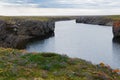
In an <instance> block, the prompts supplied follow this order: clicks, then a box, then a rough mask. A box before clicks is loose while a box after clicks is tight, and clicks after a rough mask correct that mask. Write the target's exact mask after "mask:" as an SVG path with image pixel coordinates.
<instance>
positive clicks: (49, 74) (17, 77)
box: [0, 48, 120, 80]
mask: <svg viewBox="0 0 120 80" xmlns="http://www.w3.org/2000/svg"><path fill="white" fill-rule="evenodd" d="M0 80H120V75H119V74H118V73H117V72H115V71H114V70H112V69H111V68H110V67H108V66H105V65H104V64H103V63H101V64H99V65H93V64H91V63H90V62H87V61H85V60H82V59H76V58H69V57H67V56H66V55H59V54H56V53H28V52H26V51H25V50H17V49H11V48H7V49H5V48H0Z"/></svg>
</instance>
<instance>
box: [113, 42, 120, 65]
mask: <svg viewBox="0 0 120 80" xmlns="http://www.w3.org/2000/svg"><path fill="white" fill-rule="evenodd" d="M112 51H113V59H114V60H113V61H114V63H115V64H116V65H117V66H120V43H116V42H113V43H112Z"/></svg>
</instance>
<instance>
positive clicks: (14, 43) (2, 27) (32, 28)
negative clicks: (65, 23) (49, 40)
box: [0, 20, 55, 49]
mask: <svg viewBox="0 0 120 80" xmlns="http://www.w3.org/2000/svg"><path fill="white" fill-rule="evenodd" d="M54 28H55V23H54V21H50V20H47V21H37V20H18V21H14V23H12V22H7V21H4V20H1V21H0V47H10V48H18V49H21V48H25V45H26V43H27V42H29V41H30V40H32V39H35V38H39V39H43V38H46V37H48V36H51V35H52V34H54Z"/></svg>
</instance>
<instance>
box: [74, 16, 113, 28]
mask: <svg viewBox="0 0 120 80" xmlns="http://www.w3.org/2000/svg"><path fill="white" fill-rule="evenodd" d="M76 23H86V24H95V25H104V26H112V25H113V20H112V19H108V18H104V17H101V16H81V17H79V18H77V19H76Z"/></svg>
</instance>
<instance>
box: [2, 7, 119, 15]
mask: <svg viewBox="0 0 120 80" xmlns="http://www.w3.org/2000/svg"><path fill="white" fill-rule="evenodd" d="M119 13H120V9H114V10H106V9H104V10H103V9H99V10H98V9H63V8H59V9H58V8H28V7H17V8H15V7H10V8H8V7H4V8H0V15H5V16H60V15H67V16H70V15H113V14H114V15H115V14H119Z"/></svg>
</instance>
